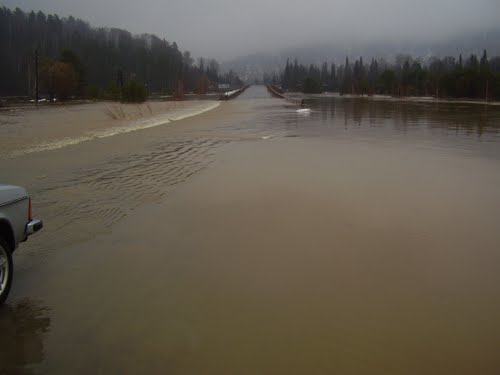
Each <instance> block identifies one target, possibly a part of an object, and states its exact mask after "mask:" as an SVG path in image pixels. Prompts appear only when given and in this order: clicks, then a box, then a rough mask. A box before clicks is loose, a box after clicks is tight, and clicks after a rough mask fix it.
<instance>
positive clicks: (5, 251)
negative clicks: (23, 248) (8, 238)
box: [0, 238, 14, 305]
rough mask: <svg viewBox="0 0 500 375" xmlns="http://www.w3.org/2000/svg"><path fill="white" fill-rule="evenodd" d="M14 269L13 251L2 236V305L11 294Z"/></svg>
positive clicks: (0, 245) (0, 253)
mask: <svg viewBox="0 0 500 375" xmlns="http://www.w3.org/2000/svg"><path fill="white" fill-rule="evenodd" d="M13 271H14V267H13V264H12V253H11V251H10V249H9V247H8V246H7V243H6V242H5V241H4V239H3V238H0V305H1V304H3V303H4V302H5V300H6V299H7V296H8V295H9V291H10V286H11V284H12V274H13Z"/></svg>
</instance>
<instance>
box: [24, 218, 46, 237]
mask: <svg viewBox="0 0 500 375" xmlns="http://www.w3.org/2000/svg"><path fill="white" fill-rule="evenodd" d="M42 228H43V221H42V220H39V219H32V220H31V221H30V222H29V223H28V224H26V235H27V236H30V235H32V234H33V233H36V232H38V231H39V230H40V229H42Z"/></svg>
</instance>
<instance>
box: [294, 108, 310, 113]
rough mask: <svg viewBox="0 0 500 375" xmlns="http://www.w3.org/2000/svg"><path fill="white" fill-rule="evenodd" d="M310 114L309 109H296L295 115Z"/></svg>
mask: <svg viewBox="0 0 500 375" xmlns="http://www.w3.org/2000/svg"><path fill="white" fill-rule="evenodd" d="M310 112H311V108H300V109H297V113H310Z"/></svg>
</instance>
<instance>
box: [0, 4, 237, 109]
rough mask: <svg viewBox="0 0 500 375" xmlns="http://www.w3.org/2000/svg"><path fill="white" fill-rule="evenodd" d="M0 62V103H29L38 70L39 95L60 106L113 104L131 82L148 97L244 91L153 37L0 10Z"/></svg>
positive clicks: (207, 64) (214, 66)
mask: <svg viewBox="0 0 500 375" xmlns="http://www.w3.org/2000/svg"><path fill="white" fill-rule="evenodd" d="M36 54H37V55H38V69H36V63H35V60H36V59H35V56H36ZM0 57H1V58H0V82H1V85H0V95H2V96H33V95H34V91H35V86H36V85H35V78H36V71H38V73H39V78H40V79H39V88H40V89H41V92H42V94H47V95H49V96H51V97H52V96H57V97H58V98H59V99H66V98H69V97H97V96H99V95H101V96H102V95H104V96H107V97H110V98H116V96H119V95H120V94H121V92H122V91H123V89H124V87H125V86H127V85H132V86H134V85H137V83H140V86H141V87H142V88H141V89H140V90H143V91H145V94H146V95H147V94H151V93H158V94H163V95H165V94H170V93H174V92H176V91H179V90H182V91H188V92H190V91H192V92H198V93H201V94H204V93H206V92H207V90H208V89H210V88H216V84H217V83H228V84H231V85H233V86H237V85H241V84H242V82H241V80H240V79H239V78H238V77H237V75H236V74H234V73H233V72H229V73H227V74H221V73H220V72H219V64H218V63H217V61H215V60H208V59H203V58H201V59H199V60H198V61H197V62H195V61H194V59H193V58H192V57H191V54H190V52H189V51H185V52H182V51H181V50H180V49H179V47H178V46H177V44H176V43H175V42H172V43H170V42H168V41H167V40H165V39H161V38H159V37H157V36H156V35H151V34H143V35H139V36H135V35H132V34H131V33H130V32H128V31H126V30H122V29H115V28H93V27H91V26H90V25H89V24H88V23H86V22H84V21H83V20H81V19H76V18H74V17H71V16H70V17H67V18H60V17H59V16H57V15H53V14H49V15H46V14H44V13H43V12H37V13H35V12H33V11H31V12H29V13H28V12H24V11H22V10H21V9H19V8H16V9H15V10H10V9H8V8H6V7H0ZM130 82H135V83H134V84H130ZM126 89H131V90H132V91H134V90H136V89H137V87H135V86H134V87H128V88H126Z"/></svg>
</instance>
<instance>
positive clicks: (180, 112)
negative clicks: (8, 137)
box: [10, 102, 220, 157]
mask: <svg viewBox="0 0 500 375" xmlns="http://www.w3.org/2000/svg"><path fill="white" fill-rule="evenodd" d="M219 105H220V102H215V103H211V104H210V105H207V106H202V107H201V108H199V107H195V108H186V109H175V110H172V111H169V112H167V113H162V114H158V115H154V116H152V117H148V118H143V119H138V120H133V121H130V122H127V123H126V124H124V125H120V126H115V127H111V128H108V129H104V130H96V131H91V132H87V133H85V135H82V136H77V137H65V138H61V139H57V140H54V141H49V142H41V143H39V144H37V145H36V146H31V147H29V148H27V149H24V150H18V151H15V152H13V153H12V154H11V155H10V156H11V157H16V156H20V155H24V154H30V153H33V152H40V151H51V150H57V149H60V148H63V147H67V146H73V145H77V144H79V143H82V142H87V141H91V140H94V139H99V138H107V137H112V136H114V135H118V134H123V133H129V132H133V131H137V130H143V129H148V128H153V127H156V126H160V125H165V124H168V123H170V122H174V121H179V120H183V119H185V118H188V117H193V116H197V115H200V114H202V113H204V112H208V111H210V110H212V109H215V108H217V107H218V106H219Z"/></svg>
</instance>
